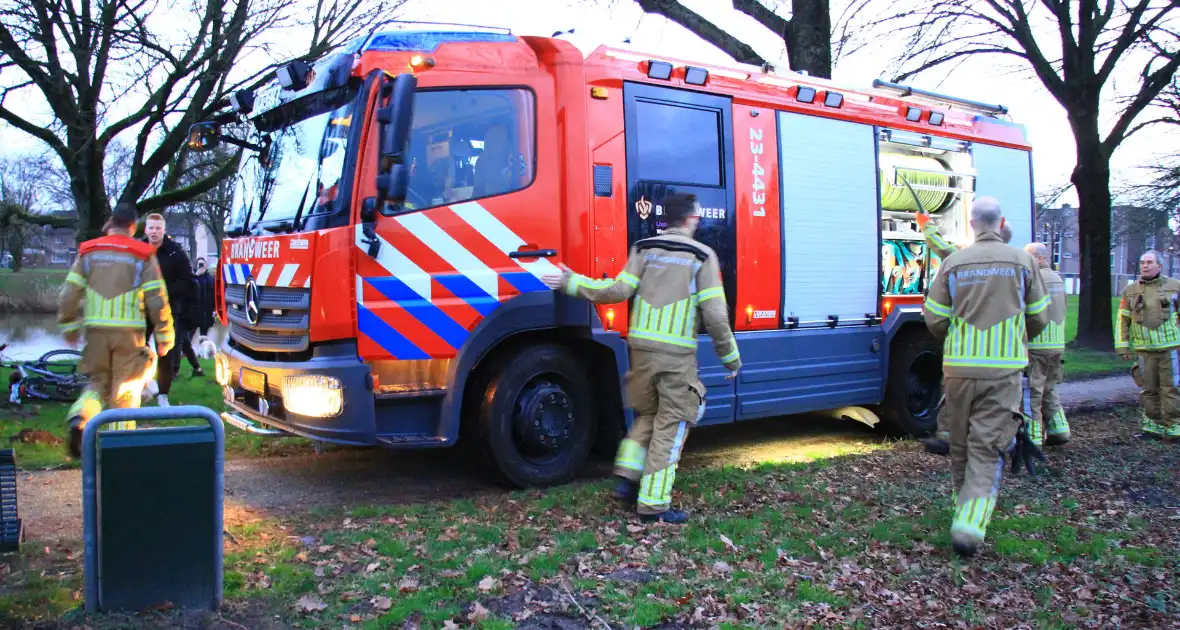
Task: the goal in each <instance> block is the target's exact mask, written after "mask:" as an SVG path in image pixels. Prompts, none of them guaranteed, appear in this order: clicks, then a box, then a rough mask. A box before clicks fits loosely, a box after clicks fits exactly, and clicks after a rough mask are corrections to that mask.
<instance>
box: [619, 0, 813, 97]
mask: <svg viewBox="0 0 1180 630" xmlns="http://www.w3.org/2000/svg"><path fill="white" fill-rule="evenodd" d="M636 2H637V3H638V4H639V6H640V8H642V9H643V10H644V11H646V12H647V13H655V14H658V15H662V16H664V17H666V18H668V19H669V20H672V21H673V22H676V23H677V24H679V25H681V26H683V27H684V28H686V29H688V30H690V31H692V32H693V33H694V34H695V35H697V36H698V37H700V38H701V39H703V40H705V41H706V42H709V43H710V44H712V45H714V46H716V47H718V48H720V49H721V50H723V51H725V53H726V54H728V55H729V56H730V57H733V58H734V60H735V61H738V62H741V63H748V64H753V65H756V66H761V65H764V64H766V63H768V61H767V60H766V59H764V58H763V57H762V56H761V55H759V54H758V53H757V52H756V51H755V50H754V48H753V47H751V46H750V45H749V44H746V43H745V42H743V41H742V40H741V39H740V38H738V37H735V36H733V35H731V34H730V33H728V32H726V31H725V30H723V29H721V28H720V27H718V26H717V25H716V24H714V23H712V22H710V21H709V20H708V19H706V18H705V17H703V16H702V15H701V14H699V13H697V12H696V11H693V10H692V9H690V8H688V7H686V6H685V5H683V4H681V3H679V2H677V0H636ZM731 2H732V6H733V8H734V9H737V10H738V11H741V12H742V13H745V14H746V15H748V16H750V17H752V18H754V19H755V20H757V21H758V23H759V24H761V25H762V26H764V27H766V28H767V29H769V30H770V31H772V32H773V33H774V34H776V35H778V36H779V37H781V38H782V39H783V42H784V43H785V44H786V47H787V58H788V61H789V62H790V65H791V69H792V70H795V71H800V70H803V71H806V72H807V73H808V74H810V75H812V76H817V77H823V78H825V79H830V78H831V77H832V20H831V12H830V10H829V7H828V0H790V15H791V17H789V18H787V17H783V16H782V15H780V14H779V9H780V8H781V7H782V6H784V5H786V4H787V3H786V2H785V1H784V0H775V1H773V3H772V4H769V5H768V4H764V3H763V2H762V0H731Z"/></svg>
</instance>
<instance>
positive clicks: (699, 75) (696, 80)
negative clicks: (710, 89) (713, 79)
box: [684, 66, 709, 85]
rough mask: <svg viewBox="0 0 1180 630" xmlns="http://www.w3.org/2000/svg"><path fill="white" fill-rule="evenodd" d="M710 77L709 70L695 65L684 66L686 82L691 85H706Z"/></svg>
mask: <svg viewBox="0 0 1180 630" xmlns="http://www.w3.org/2000/svg"><path fill="white" fill-rule="evenodd" d="M708 79H709V71H708V70H705V69H704V68H697V67H695V66H685V67H684V82H685V83H688V84H689V85H704V84H705V81H707V80H708Z"/></svg>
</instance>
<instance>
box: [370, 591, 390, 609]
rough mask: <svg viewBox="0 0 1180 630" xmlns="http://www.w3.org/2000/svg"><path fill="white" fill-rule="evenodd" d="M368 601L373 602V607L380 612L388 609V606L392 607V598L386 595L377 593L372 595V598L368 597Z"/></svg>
mask: <svg viewBox="0 0 1180 630" xmlns="http://www.w3.org/2000/svg"><path fill="white" fill-rule="evenodd" d="M369 603H370V604H373V608H375V609H377V610H379V611H381V612H385V611H387V610H389V609H390V608H393V598H392V597H386V596H385V595H378V596H376V597H374V598H373V599H370V600H369Z"/></svg>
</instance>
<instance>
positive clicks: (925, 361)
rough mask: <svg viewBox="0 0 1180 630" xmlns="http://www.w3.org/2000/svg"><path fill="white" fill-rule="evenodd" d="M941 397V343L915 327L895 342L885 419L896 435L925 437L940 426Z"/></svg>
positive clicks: (888, 382) (890, 367)
mask: <svg viewBox="0 0 1180 630" xmlns="http://www.w3.org/2000/svg"><path fill="white" fill-rule="evenodd" d="M941 397H942V345H941V344H939V343H938V341H937V340H936V339H935V338H934V337H933V336H932V335H931V334H930V333H929V332H928V331H927V330H926V329H925V328H914V329H912V330H910V331H907V332H906V333H903V334H902V335H899V336H898V337H897V338H896V339H894V341H893V345H892V347H891V348H890V352H889V375H888V377H887V379H886V382H885V401H884V402H885V404H884V409H883V411H884V414H883V417H882V420H883V421H884V424H885V427H886V429H888V430H889V431H890V432H892V433H895V434H909V435H912V436H914V437H926V436H928V435H930V434H931V433H933V432H934V430H935V428H936V427H937V426H938V401H939V399H940V398H941Z"/></svg>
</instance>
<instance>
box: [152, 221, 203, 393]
mask: <svg viewBox="0 0 1180 630" xmlns="http://www.w3.org/2000/svg"><path fill="white" fill-rule="evenodd" d="M144 240H145V241H147V242H148V244H150V245H151V246H152V247H154V248H156V260H157V261H158V262H159V263H160V272H161V274H162V275H163V276H164V286H165V287H166V288H167V289H168V302H169V304H171V305H172V316H173V318H174V319H175V322H176V345H175V346H174V347H173V348H172V350H171V351H170V352H169V353H168V354H167V355H165V356H163V357H160V362H159V364H158V368H157V369H156V381H157V382H158V384H159V387H160V394H159V396H157V397H156V404H158V405H160V406H161V407H167V406H169V403H168V392H169V391H171V390H172V378H173V377H174V376H176V375H178V374H179V372H180V355H181V353H184V356H185V357H186V358H187V359H188V362H189V364H190V365H192V367H193V376H204V372H203V371H202V370H201V364H200V363H197V356H196V354H195V353H194V352H193V344H192V336H193V330H194V329H196V327H197V326H196V321H195V320H196V317H195V315H196V310H197V295H198V289H197V279H196V278H195V277H194V276H193V267H192V263H190V262H189V258H188V254H186V253H184V249H182V248H181V247H180V245H177V244H176V241H173V240H172V239H171V238H169V237H168V235H167V234H166V233H165V224H164V217H163V215H160V214H156V213H152V214H149V215H148V216H147V220H146V221H145V223H144ZM148 334H149V335H150V334H151V330H148Z"/></svg>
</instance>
